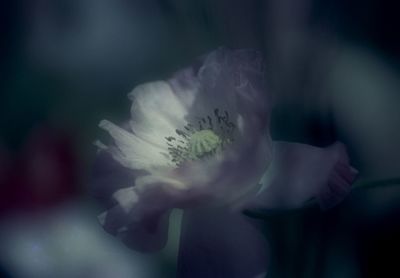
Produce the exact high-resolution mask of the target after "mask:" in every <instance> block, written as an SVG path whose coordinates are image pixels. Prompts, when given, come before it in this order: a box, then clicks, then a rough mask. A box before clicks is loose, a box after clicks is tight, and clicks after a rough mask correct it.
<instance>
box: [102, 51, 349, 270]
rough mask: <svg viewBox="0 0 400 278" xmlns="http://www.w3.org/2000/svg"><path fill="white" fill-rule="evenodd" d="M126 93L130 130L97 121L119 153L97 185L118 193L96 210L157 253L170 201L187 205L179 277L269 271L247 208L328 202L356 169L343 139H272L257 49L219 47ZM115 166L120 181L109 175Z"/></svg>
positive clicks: (112, 151)
mask: <svg viewBox="0 0 400 278" xmlns="http://www.w3.org/2000/svg"><path fill="white" fill-rule="evenodd" d="M129 98H130V99H131V100H132V109H131V119H130V121H129V123H128V124H127V125H126V126H125V127H124V128H121V127H118V126H116V125H114V124H113V123H111V122H109V121H107V120H103V121H101V123H100V127H101V128H103V129H105V130H106V131H108V132H109V133H110V135H111V136H112V137H113V139H114V141H115V144H114V145H112V146H106V145H104V144H102V143H100V142H98V143H97V145H98V146H99V147H100V149H101V151H102V155H101V156H103V158H105V156H106V155H111V157H112V158H113V160H114V161H113V162H111V164H108V166H107V167H106V168H101V170H100V171H99V173H100V174H101V175H103V176H101V177H98V178H97V179H96V181H95V183H94V184H95V187H94V189H95V190H96V191H95V192H97V193H96V194H97V196H98V197H100V198H103V199H107V197H110V199H111V200H110V202H108V204H109V210H108V211H106V212H104V213H103V214H101V215H100V217H99V219H100V221H101V223H102V224H103V226H104V228H105V229H106V230H107V231H109V232H110V233H112V234H114V235H116V236H118V237H120V238H121V239H122V240H123V241H124V242H125V243H126V244H128V245H129V246H131V247H132V248H134V249H137V250H140V251H155V250H159V249H161V248H162V247H163V246H164V245H165V243H166V240H167V231H168V216H169V213H170V211H171V209H173V208H182V209H185V215H184V219H183V227H182V235H181V243H180V244H181V248H180V254H179V262H178V269H179V275H180V277H256V276H258V275H260V273H265V272H266V270H267V266H266V262H267V245H266V242H265V239H264V238H263V237H262V236H261V234H260V233H259V232H258V230H257V229H256V227H255V226H254V225H252V223H250V222H249V221H248V219H246V217H245V216H244V215H243V214H241V213H240V212H241V211H242V210H243V209H256V210H263V209H270V208H280V207H288V208H290V207H296V206H300V205H302V204H303V203H304V202H305V201H308V200H309V199H311V198H313V197H316V198H317V199H318V201H319V202H320V204H321V205H322V207H329V206H332V205H334V204H336V203H337V202H339V201H340V200H341V199H342V198H343V197H344V196H345V195H346V193H347V192H348V191H349V186H350V184H351V183H352V181H353V180H354V178H355V174H356V172H355V170H353V168H351V166H350V165H349V163H348V158H347V154H346V151H345V149H344V147H343V145H342V144H340V143H337V144H335V145H333V146H332V147H329V148H327V149H321V148H316V147H311V146H306V145H301V144H291V143H284V142H272V140H271V138H270V134H269V116H270V109H271V105H270V99H269V98H268V91H267V89H266V84H265V78H264V65H263V61H262V58H261V54H260V53H259V52H257V51H253V50H228V49H224V48H220V49H218V50H216V51H213V52H211V53H210V54H208V55H206V56H205V57H203V58H202V59H200V60H199V61H198V63H195V64H194V66H192V67H189V68H186V69H184V70H182V71H180V72H178V73H176V74H175V75H174V76H173V77H172V78H171V79H170V80H168V81H157V82H151V83H147V84H144V85H140V86H138V87H136V88H135V89H134V90H133V91H132V92H131V93H130V94H129ZM108 163H110V161H108ZM101 165H103V164H101ZM102 167H104V166H102ZM110 167H112V169H114V170H111V171H110V170H108V171H110V172H109V173H110V174H111V175H113V176H115V177H117V178H118V179H117V180H118V182H116V183H114V182H112V181H113V180H114V179H110V180H108V182H104V175H105V174H104V171H105V170H106V169H111V168H110ZM118 173H121V174H123V175H119V174H118ZM122 176H125V177H126V178H125V179H123V178H121V177H122Z"/></svg>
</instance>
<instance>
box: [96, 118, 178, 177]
mask: <svg viewBox="0 0 400 278" xmlns="http://www.w3.org/2000/svg"><path fill="white" fill-rule="evenodd" d="M99 127H100V128H102V129H104V130H106V131H108V133H109V134H110V135H111V137H113V139H114V141H115V144H116V147H117V148H110V147H108V150H109V151H110V153H111V154H112V156H113V157H114V159H116V160H117V161H118V162H120V163H121V164H122V165H124V166H125V167H129V168H132V169H144V170H148V171H152V170H156V169H157V168H165V167H167V168H169V167H171V166H170V160H169V158H168V157H167V156H166V152H167V150H166V149H165V150H164V149H161V148H158V147H156V146H154V145H152V144H150V143H149V142H146V141H144V140H143V139H141V138H139V137H138V136H136V135H135V134H133V133H130V132H128V131H126V130H124V129H122V128H120V127H118V126H117V125H115V124H113V123H111V122H110V121H107V120H102V121H101V122H100V124H99Z"/></svg>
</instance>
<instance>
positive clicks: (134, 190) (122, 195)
mask: <svg viewBox="0 0 400 278" xmlns="http://www.w3.org/2000/svg"><path fill="white" fill-rule="evenodd" d="M182 190H185V187H184V186H183V185H182V184H181V183H180V182H179V181H176V180H173V179H171V178H167V177H161V176H153V175H147V176H140V177H138V178H137V179H136V182H135V186H133V187H126V188H122V189H119V190H118V191H116V192H114V194H113V197H114V200H115V201H116V205H115V206H114V207H112V208H111V209H109V210H108V211H106V212H104V213H103V214H101V215H100V216H99V220H100V223H101V224H102V225H103V227H104V229H105V230H106V231H107V232H109V233H110V234H112V235H115V236H117V237H119V238H120V239H121V240H122V241H123V242H124V243H125V244H126V245H128V246H129V247H131V248H133V249H135V250H138V251H141V252H154V251H157V250H160V249H161V248H163V247H164V246H165V244H166V242H167V238H168V225H169V215H170V212H171V208H172V207H173V206H172V203H173V200H174V199H179V198H180V194H181V193H180V192H181V191H182Z"/></svg>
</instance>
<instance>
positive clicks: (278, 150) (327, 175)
mask: <svg viewBox="0 0 400 278" xmlns="http://www.w3.org/2000/svg"><path fill="white" fill-rule="evenodd" d="M356 175H357V171H356V170H355V169H354V168H353V167H351V166H350V165H349V159H348V156H347V152H346V150H345V147H344V145H343V144H342V143H339V142H337V143H335V144H333V145H332V146H330V147H328V148H317V147H313V146H309V145H304V144H297V143H288V142H275V143H274V157H273V160H272V163H271V166H270V168H269V169H268V171H267V172H266V175H265V176H264V178H263V180H262V186H263V187H262V189H261V191H260V192H259V194H258V195H257V196H256V197H255V198H254V199H252V200H248V203H247V205H246V207H247V208H248V209H256V210H263V209H276V208H296V207H300V206H302V205H303V204H304V203H305V202H306V201H308V200H310V199H311V198H314V197H315V198H317V200H318V202H319V204H320V206H321V207H322V208H324V209H325V208H330V207H332V206H335V205H336V204H338V203H339V202H340V201H341V200H342V199H343V198H344V197H345V196H346V195H347V193H348V192H349V191H350V186H351V184H352V182H353V181H354V179H355V178H356Z"/></svg>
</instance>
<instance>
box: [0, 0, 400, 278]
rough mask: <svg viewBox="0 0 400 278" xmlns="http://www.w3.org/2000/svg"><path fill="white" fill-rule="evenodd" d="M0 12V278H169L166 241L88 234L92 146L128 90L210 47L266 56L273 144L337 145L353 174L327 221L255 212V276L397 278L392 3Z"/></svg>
mask: <svg viewBox="0 0 400 278" xmlns="http://www.w3.org/2000/svg"><path fill="white" fill-rule="evenodd" d="M0 3H1V4H0V5H1V6H0V14H1V16H0V30H1V48H0V57H1V60H0V63H1V64H0V80H1V83H0V246H1V250H0V277H17V278H25V277H27V278H31V277H34V278H35V277H45V278H46V277H49V278H50V277H99V278H105V277H116V278H125V277H170V276H171V277H173V275H174V269H175V267H174V263H175V258H176V247H174V245H176V242H175V243H174V240H175V241H176V238H175V239H173V240H172V241H173V242H172V243H170V244H169V246H168V248H167V249H166V250H164V251H163V252H162V253H161V254H156V255H154V256H142V255H139V254H137V253H135V252H132V251H130V250H127V249H126V248H125V247H124V246H122V245H121V244H120V243H118V242H117V241H116V240H115V239H113V238H111V237H110V236H108V235H106V234H105V233H104V232H103V231H102V229H101V228H100V227H99V226H98V225H97V223H96V219H95V217H94V216H93V215H94V211H96V204H95V203H94V202H93V201H92V200H91V199H90V197H88V196H87V194H86V191H87V190H86V187H87V184H88V182H89V179H90V169H91V165H92V162H93V158H94V154H95V149H94V147H93V145H92V142H93V141H94V140H95V139H96V138H98V137H99V136H100V134H99V129H98V128H97V124H98V122H99V121H100V120H101V119H103V118H107V119H110V120H113V121H115V122H120V121H122V120H123V119H126V118H127V117H129V105H130V102H129V101H128V100H127V98H126V95H127V93H128V92H129V91H130V90H131V89H132V88H133V87H134V86H135V85H137V84H139V83H143V82H145V81H150V80H157V79H163V78H166V77H168V76H169V75H170V74H171V73H172V72H173V71H175V70H177V69H179V68H181V67H182V66H185V65H187V64H189V63H190V62H191V61H192V60H193V59H194V58H195V57H196V56H198V55H201V54H204V53H206V52H208V51H210V50H212V49H214V48H216V47H218V46H221V45H225V46H228V47H232V48H241V47H255V48H258V49H260V50H261V51H263V52H264V54H265V57H266V64H267V69H268V77H267V78H268V81H269V87H270V94H271V95H272V96H273V100H274V102H275V109H274V111H273V117H272V127H271V128H272V134H273V137H274V139H279V140H287V141H297V142H304V143H308V144H313V145H317V146H326V145H329V144H330V143H332V142H334V141H336V140H341V141H342V142H344V143H345V144H346V145H347V147H348V150H349V152H350V155H351V158H352V163H353V165H355V166H356V168H358V169H359V170H360V176H359V179H358V181H357V188H355V189H354V190H353V192H352V193H351V194H350V196H349V197H348V198H347V199H346V200H345V201H344V202H343V203H342V204H341V205H339V206H338V207H336V208H334V209H332V210H330V211H327V212H321V211H320V210H319V209H318V208H316V207H313V206H311V207H307V208H304V209H300V210H295V211H282V212H274V213H271V214H269V215H263V216H257V217H262V218H264V219H265V227H266V236H267V237H268V238H269V240H270V243H271V248H272V249H271V258H272V261H271V264H270V269H269V276H268V277H273V278H275V277H307V278H308V277H327V278H328V277H329V278H331V277H332V278H333V277H335V278H336V277H340V278H346V277H352V278H353V277H355V278H357V277H400V271H399V267H398V262H397V261H398V251H399V250H400V238H399V237H400V222H399V216H400V182H399V179H398V178H399V177H400V147H399V145H398V144H399V143H400V109H399V104H400V36H399V28H400V17H399V16H398V11H399V4H398V3H397V1H378V0H363V1H358V0H353V1H348V0H265V1H262V0H204V1H195V0H191V1H188V0H29V1H28V0H25V1H22V0H14V1H11V0H10V1H4V0H3V1H1V2H0ZM161 273H162V274H161Z"/></svg>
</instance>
